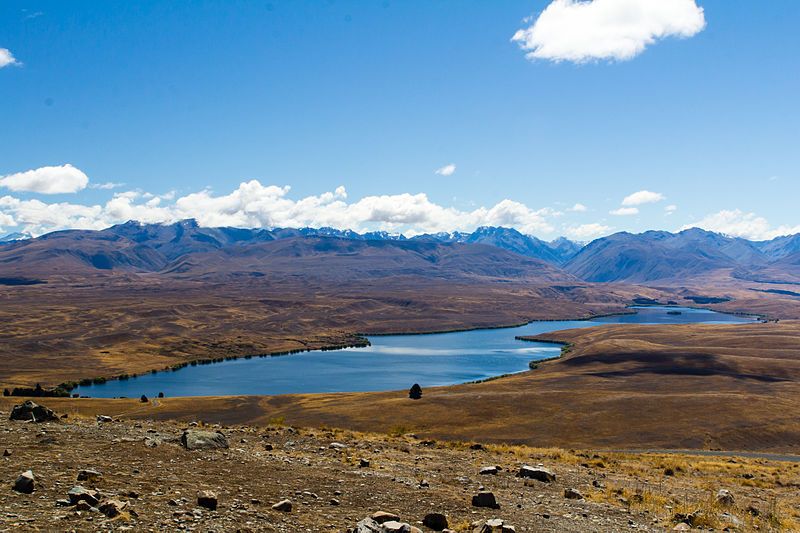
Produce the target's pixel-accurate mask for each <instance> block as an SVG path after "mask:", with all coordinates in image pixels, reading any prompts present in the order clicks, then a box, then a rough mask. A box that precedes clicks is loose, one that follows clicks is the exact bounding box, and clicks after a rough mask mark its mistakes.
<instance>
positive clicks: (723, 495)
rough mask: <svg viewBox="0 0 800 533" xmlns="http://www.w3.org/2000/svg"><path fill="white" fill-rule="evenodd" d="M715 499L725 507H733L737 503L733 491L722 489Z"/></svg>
mask: <svg viewBox="0 0 800 533" xmlns="http://www.w3.org/2000/svg"><path fill="white" fill-rule="evenodd" d="M715 499H716V501H717V503H718V504H719V505H721V506H723V507H730V506H731V505H733V504H734V503H736V501H735V500H734V498H733V494H731V491H729V490H727V489H721V490H720V491H719V492H717V496H716V498H715Z"/></svg>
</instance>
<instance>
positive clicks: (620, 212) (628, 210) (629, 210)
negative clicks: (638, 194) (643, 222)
mask: <svg viewBox="0 0 800 533" xmlns="http://www.w3.org/2000/svg"><path fill="white" fill-rule="evenodd" d="M609 214H611V215H615V216H618V217H629V216H632V215H638V214H639V208H637V207H620V208H619V209H614V210H613V211H609Z"/></svg>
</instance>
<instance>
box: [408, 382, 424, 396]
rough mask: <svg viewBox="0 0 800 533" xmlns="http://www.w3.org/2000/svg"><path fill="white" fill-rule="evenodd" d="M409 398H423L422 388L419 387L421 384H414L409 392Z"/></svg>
mask: <svg viewBox="0 0 800 533" xmlns="http://www.w3.org/2000/svg"><path fill="white" fill-rule="evenodd" d="M408 397H409V398H411V399H412V400H419V399H420V398H422V387H420V386H419V383H414V384H413V385H412V386H411V388H410V389H409V391H408Z"/></svg>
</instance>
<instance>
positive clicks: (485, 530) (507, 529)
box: [471, 518, 516, 533]
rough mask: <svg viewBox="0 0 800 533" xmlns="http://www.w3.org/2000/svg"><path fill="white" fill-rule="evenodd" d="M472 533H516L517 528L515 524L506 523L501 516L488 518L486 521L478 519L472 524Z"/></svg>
mask: <svg viewBox="0 0 800 533" xmlns="http://www.w3.org/2000/svg"><path fill="white" fill-rule="evenodd" d="M471 528H472V529H471V531H472V533H515V532H516V529H515V528H514V526H510V525H508V524H506V523H504V522H503V521H502V520H501V519H499V518H492V519H491V520H486V521H485V522H481V521H480V520H478V521H477V522H473V523H472V525H471Z"/></svg>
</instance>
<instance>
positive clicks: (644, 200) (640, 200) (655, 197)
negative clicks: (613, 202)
mask: <svg viewBox="0 0 800 533" xmlns="http://www.w3.org/2000/svg"><path fill="white" fill-rule="evenodd" d="M664 198H665V196H664V195H663V194H661V193H660V192H652V191H638V192H635V193H633V194H629V195H628V196H626V197H625V198H624V199H623V200H622V205H624V206H626V207H629V206H634V205H644V204H653V203H656V202H660V201H662V200H663V199H664Z"/></svg>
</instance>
